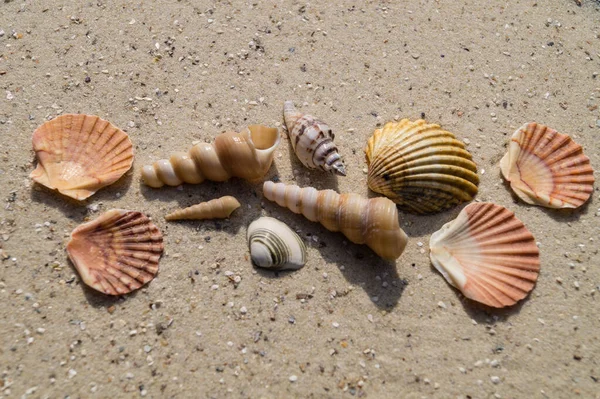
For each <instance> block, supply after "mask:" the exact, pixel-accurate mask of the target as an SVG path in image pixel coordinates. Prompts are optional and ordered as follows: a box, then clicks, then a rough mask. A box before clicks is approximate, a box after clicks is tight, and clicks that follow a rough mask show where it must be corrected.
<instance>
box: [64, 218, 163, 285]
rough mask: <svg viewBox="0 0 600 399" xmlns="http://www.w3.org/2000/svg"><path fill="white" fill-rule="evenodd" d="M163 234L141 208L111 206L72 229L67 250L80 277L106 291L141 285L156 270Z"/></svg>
mask: <svg viewBox="0 0 600 399" xmlns="http://www.w3.org/2000/svg"><path fill="white" fill-rule="evenodd" d="M163 249H164V246H163V237H162V234H161V232H160V230H158V227H156V226H155V225H154V223H152V222H151V221H150V219H148V217H147V216H145V215H144V214H142V213H140V212H135V211H127V210H124V209H111V210H110V211H108V212H105V213H103V214H102V215H100V216H99V217H98V218H97V219H95V220H92V221H91V222H88V223H84V224H82V225H80V226H79V227H77V228H76V229H75V230H73V232H72V233H71V240H70V241H69V243H68V244H67V253H68V254H69V258H70V259H71V261H72V262H73V264H74V265H75V268H76V269H77V271H78V272H79V275H80V276H81V278H82V280H83V281H84V282H85V283H86V284H87V285H89V286H90V287H92V288H94V289H95V290H98V291H100V292H102V293H104V294H107V295H122V294H127V293H129V292H131V291H133V290H136V289H138V288H140V287H141V286H142V285H144V284H146V283H148V282H149V281H150V280H152V279H153V278H154V276H155V275H156V273H157V272H158V261H159V259H160V256H161V254H162V252H163Z"/></svg>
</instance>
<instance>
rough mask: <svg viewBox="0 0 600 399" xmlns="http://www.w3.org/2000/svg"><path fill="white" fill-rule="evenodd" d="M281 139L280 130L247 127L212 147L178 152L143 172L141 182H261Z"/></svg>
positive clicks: (159, 184)
mask: <svg viewBox="0 0 600 399" xmlns="http://www.w3.org/2000/svg"><path fill="white" fill-rule="evenodd" d="M280 141H281V138H280V136H279V130H278V129H276V128H269V127H266V126H262V125H250V126H248V127H247V128H245V129H244V130H242V131H241V132H239V133H235V132H225V133H222V134H220V135H218V136H217V138H216V139H215V142H214V144H208V143H199V144H196V145H194V146H193V147H192V148H191V149H190V150H189V151H188V152H187V153H185V152H178V153H175V154H173V155H172V156H171V158H169V159H161V160H158V161H156V162H154V163H153V164H152V165H145V166H144V167H143V169H142V179H143V181H144V183H146V184H147V185H148V186H150V187H155V188H159V187H162V186H164V185H165V184H166V185H169V186H178V185H180V184H182V183H190V184H199V183H202V182H203V181H204V180H211V181H226V180H228V179H229V178H231V177H241V178H242V179H246V180H249V181H251V182H259V181H260V182H262V180H263V177H264V175H265V174H266V173H267V172H268V171H269V168H270V167H271V163H272V162H273V157H274V156H275V149H276V148H277V146H278V145H279V142H280Z"/></svg>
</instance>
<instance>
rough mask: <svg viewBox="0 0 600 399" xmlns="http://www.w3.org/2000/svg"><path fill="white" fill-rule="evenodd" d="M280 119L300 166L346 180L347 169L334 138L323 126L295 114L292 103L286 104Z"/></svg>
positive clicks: (295, 110)
mask: <svg viewBox="0 0 600 399" xmlns="http://www.w3.org/2000/svg"><path fill="white" fill-rule="evenodd" d="M283 117H284V120H285V125H286V127H287V132H288V135H289V137H290V141H291V142H292V147H293V148H294V152H295V153H296V155H297V156H298V159H299V160H300V162H302V165H304V166H306V167H307V168H309V169H317V168H321V169H323V170H324V171H325V172H333V173H335V174H338V175H340V176H346V168H345V166H344V164H343V163H342V159H341V156H340V154H339V153H338V149H337V146H336V145H335V143H334V142H333V139H334V138H335V136H334V134H333V131H332V130H331V128H330V127H329V126H327V124H326V123H324V122H322V121H320V120H318V119H316V118H315V117H314V116H312V115H306V114H302V113H300V112H298V110H297V109H296V107H294V103H293V102H292V101H286V102H285V104H284V106H283Z"/></svg>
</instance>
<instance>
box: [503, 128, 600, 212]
mask: <svg viewBox="0 0 600 399" xmlns="http://www.w3.org/2000/svg"><path fill="white" fill-rule="evenodd" d="M500 170H501V171H502V175H503V176H504V178H505V179H506V180H508V181H509V182H510V187H511V188H512V189H513V191H514V192H515V193H516V194H517V195H518V196H519V198H521V199H522V200H523V201H525V202H527V203H528V204H532V205H541V206H545V207H549V208H577V207H579V206H581V205H583V204H584V203H585V202H586V201H587V200H588V199H589V198H590V195H591V194H592V191H593V184H594V171H593V169H592V167H591V165H590V159H589V158H588V157H587V156H585V155H584V154H583V150H582V148H581V146H580V145H579V144H577V143H575V142H574V141H573V140H572V139H571V137H569V136H567V135H566V134H561V133H558V132H557V131H556V130H554V129H552V128H549V127H547V126H544V125H541V124H539V123H535V122H532V123H526V124H525V125H523V126H521V127H520V128H519V129H518V130H517V131H516V132H515V133H514V134H513V136H512V138H511V140H510V143H509V145H508V152H507V153H506V155H504V157H503V158H502V160H501V161H500Z"/></svg>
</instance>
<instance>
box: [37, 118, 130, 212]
mask: <svg viewBox="0 0 600 399" xmlns="http://www.w3.org/2000/svg"><path fill="white" fill-rule="evenodd" d="M32 141H33V149H34V151H35V153H36V156H37V158H38V165H37V168H36V169H35V170H34V171H33V172H31V174H30V177H31V178H32V179H33V180H35V181H36V182H38V183H40V184H43V185H44V186H46V187H49V188H51V189H56V190H58V191H59V192H60V193H61V194H64V195H66V196H69V197H71V198H75V199H77V200H84V199H86V198H88V197H89V196H91V195H92V194H94V193H95V192H96V191H98V190H99V189H101V188H102V187H105V186H108V185H109V184H112V183H114V182H115V181H117V180H118V179H119V178H120V177H121V176H123V174H125V172H127V171H128V170H129V168H131V164H132V163H133V147H132V145H131V141H130V140H129V137H128V136H127V134H126V133H125V132H123V131H122V130H121V129H119V128H117V127H115V126H113V125H112V124H111V123H110V122H107V121H105V120H103V119H100V118H99V117H97V116H92V115H74V114H67V115H61V116H59V117H57V118H55V119H52V120H51V121H48V122H46V123H44V124H43V125H41V126H40V127H38V128H37V129H36V130H35V132H34V133H33V140H32Z"/></svg>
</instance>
